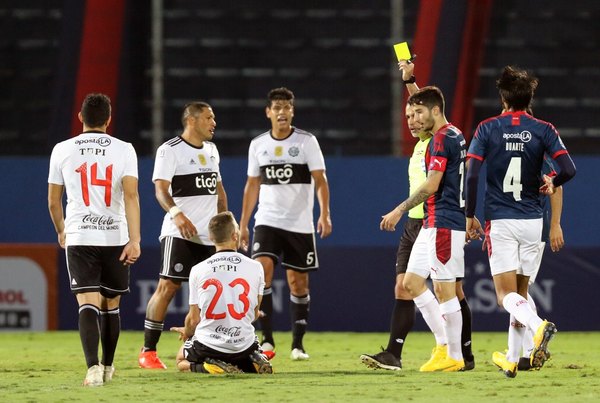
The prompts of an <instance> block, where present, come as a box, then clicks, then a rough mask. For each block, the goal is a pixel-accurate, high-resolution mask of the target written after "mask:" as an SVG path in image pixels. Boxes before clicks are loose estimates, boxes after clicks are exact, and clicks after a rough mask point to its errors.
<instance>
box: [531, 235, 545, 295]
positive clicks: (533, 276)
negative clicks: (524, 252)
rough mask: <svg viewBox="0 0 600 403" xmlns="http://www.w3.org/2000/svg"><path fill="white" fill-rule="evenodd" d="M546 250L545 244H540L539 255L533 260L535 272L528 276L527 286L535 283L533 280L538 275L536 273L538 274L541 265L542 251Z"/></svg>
mask: <svg viewBox="0 0 600 403" xmlns="http://www.w3.org/2000/svg"><path fill="white" fill-rule="evenodd" d="M545 249H546V242H540V250H539V253H538V255H537V257H536V258H535V267H536V269H535V272H534V273H533V274H532V275H531V276H529V285H531V284H533V283H535V279H536V277H537V275H538V273H539V272H540V266H541V265H542V256H544V250H545Z"/></svg>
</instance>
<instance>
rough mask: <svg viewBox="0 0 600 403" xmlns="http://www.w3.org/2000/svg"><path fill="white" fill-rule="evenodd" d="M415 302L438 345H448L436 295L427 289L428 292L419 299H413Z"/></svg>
mask: <svg viewBox="0 0 600 403" xmlns="http://www.w3.org/2000/svg"><path fill="white" fill-rule="evenodd" d="M413 301H414V302H415V305H416V306H417V308H419V311H421V315H423V319H425V323H427V326H429V329H431V332H432V333H433V336H434V337H435V342H436V344H438V345H443V344H447V343H448V339H447V338H446V333H445V332H444V319H443V318H442V313H441V312H440V304H439V303H438V300H437V299H435V295H433V293H432V292H431V290H430V289H427V291H425V292H424V293H422V294H421V295H419V296H418V297H416V298H413Z"/></svg>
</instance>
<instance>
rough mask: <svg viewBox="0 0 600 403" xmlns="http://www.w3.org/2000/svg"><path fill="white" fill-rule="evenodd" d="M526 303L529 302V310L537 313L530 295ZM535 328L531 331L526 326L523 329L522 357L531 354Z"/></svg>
mask: <svg viewBox="0 0 600 403" xmlns="http://www.w3.org/2000/svg"><path fill="white" fill-rule="evenodd" d="M527 302H529V306H530V307H531V309H532V310H533V311H534V312H535V313H537V307H536V305H535V301H534V300H533V298H531V295H529V294H527ZM536 330H537V328H535V329H532V328H531V327H529V326H527V328H526V329H525V334H524V335H523V353H522V354H523V357H529V356H531V352H532V351H533V336H535V331H536Z"/></svg>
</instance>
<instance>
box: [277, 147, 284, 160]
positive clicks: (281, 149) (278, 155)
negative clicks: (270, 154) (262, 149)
mask: <svg viewBox="0 0 600 403" xmlns="http://www.w3.org/2000/svg"><path fill="white" fill-rule="evenodd" d="M282 155H283V147H281V146H277V147H275V156H276V157H281V156H282Z"/></svg>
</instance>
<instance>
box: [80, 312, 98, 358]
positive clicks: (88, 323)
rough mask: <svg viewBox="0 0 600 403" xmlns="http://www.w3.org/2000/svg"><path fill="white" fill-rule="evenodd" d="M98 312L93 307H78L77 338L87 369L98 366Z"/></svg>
mask: <svg viewBox="0 0 600 403" xmlns="http://www.w3.org/2000/svg"><path fill="white" fill-rule="evenodd" d="M98 314H99V310H98V308H97V307H95V306H94V305H90V304H83V305H81V306H80V307H79V337H80V338H81V346H82V347H83V354H84V355H85V361H86V363H87V366H88V368H90V367H93V366H94V365H98V364H99V361H98V343H99V342H100V325H99V323H98V322H99V321H98V316H99V315H98Z"/></svg>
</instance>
